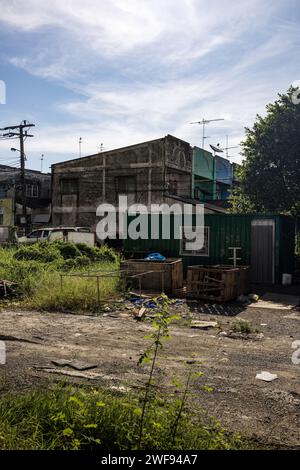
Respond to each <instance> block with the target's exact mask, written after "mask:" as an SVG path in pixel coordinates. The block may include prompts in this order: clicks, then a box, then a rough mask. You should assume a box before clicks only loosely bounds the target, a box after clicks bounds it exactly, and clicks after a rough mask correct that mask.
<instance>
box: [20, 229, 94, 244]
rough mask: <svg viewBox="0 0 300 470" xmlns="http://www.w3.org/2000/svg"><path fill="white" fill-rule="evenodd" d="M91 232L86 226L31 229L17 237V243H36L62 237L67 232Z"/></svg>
mask: <svg viewBox="0 0 300 470" xmlns="http://www.w3.org/2000/svg"><path fill="white" fill-rule="evenodd" d="M75 232H76V233H91V230H90V229H89V228H88V227H50V228H41V229H37V230H33V231H32V232H30V233H28V235H26V236H25V237H19V238H18V242H19V243H37V242H42V241H45V240H47V241H50V240H57V239H62V238H63V237H64V236H67V235H68V234H69V233H75Z"/></svg>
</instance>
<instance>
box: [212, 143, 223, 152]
mask: <svg viewBox="0 0 300 470" xmlns="http://www.w3.org/2000/svg"><path fill="white" fill-rule="evenodd" d="M218 145H220V144H218ZM209 146H210V148H211V149H212V150H213V151H214V152H216V153H223V150H222V149H221V148H220V147H217V146H215V145H212V144H209Z"/></svg>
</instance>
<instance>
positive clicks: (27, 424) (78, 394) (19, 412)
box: [0, 387, 241, 451]
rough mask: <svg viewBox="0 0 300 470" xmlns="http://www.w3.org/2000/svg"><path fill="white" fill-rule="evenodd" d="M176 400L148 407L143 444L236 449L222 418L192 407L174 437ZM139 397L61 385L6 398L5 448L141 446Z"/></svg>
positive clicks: (1, 436)
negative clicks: (139, 437) (208, 416)
mask: <svg viewBox="0 0 300 470" xmlns="http://www.w3.org/2000/svg"><path fill="white" fill-rule="evenodd" d="M177 408H178V404H177V402H176V401H172V400H170V401H169V402H166V400H161V402H159V401H158V400H157V401H156V403H155V406H152V407H151V408H150V409H149V411H148V419H147V421H146V422H145V439H144V441H143V445H142V448H143V449H152V450H155V449H157V450H166V449H184V450H189V449H235V448H239V447H241V442H240V440H239V438H238V437H229V436H227V435H226V433H225V431H224V429H222V428H221V426H220V425H219V423H218V422H216V421H214V420H207V419H206V420H205V421H204V420H203V418H202V414H201V413H200V411H199V410H198V411H197V410H195V409H193V412H191V411H187V412H185V413H184V414H183V416H182V417H181V420H180V425H179V426H178V429H177V434H176V440H175V441H173V440H172V434H173V429H172V428H173V423H174V416H176V413H177ZM139 420H140V407H139V398H138V397H136V396H128V395H127V396H122V397H121V396H116V395H113V394H111V393H108V392H106V391H105V392H104V391H99V390H93V389H92V390H87V389H83V388H76V389H75V388H71V387H57V388H55V389H53V390H43V391H42V390H38V391H35V392H32V393H29V394H26V395H21V396H14V397H13V396H7V397H4V398H2V400H1V402H0V449H2V450H8V449H10V450H20V449H24V450H41V449H47V450H51V449H86V450H94V449H101V450H110V451H111V450H132V449H133V450H134V449H137V443H138V429H139V422H140V421H139Z"/></svg>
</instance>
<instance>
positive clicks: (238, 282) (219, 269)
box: [186, 265, 249, 302]
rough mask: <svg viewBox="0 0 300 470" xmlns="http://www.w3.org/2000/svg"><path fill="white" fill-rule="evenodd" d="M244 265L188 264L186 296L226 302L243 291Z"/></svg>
mask: <svg viewBox="0 0 300 470" xmlns="http://www.w3.org/2000/svg"><path fill="white" fill-rule="evenodd" d="M248 270H249V268H248V267H245V266H241V267H239V266H237V267H233V266H222V265H217V266H189V267H188V271H187V292H186V295H187V297H191V298H198V299H204V300H211V301H213V302H227V301H229V300H233V299H235V298H236V297H238V296H239V295H241V294H243V293H244V291H245V284H246V273H247V271H248Z"/></svg>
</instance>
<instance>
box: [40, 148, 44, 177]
mask: <svg viewBox="0 0 300 470" xmlns="http://www.w3.org/2000/svg"><path fill="white" fill-rule="evenodd" d="M43 163H44V154H43V153H42V155H41V173H43Z"/></svg>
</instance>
